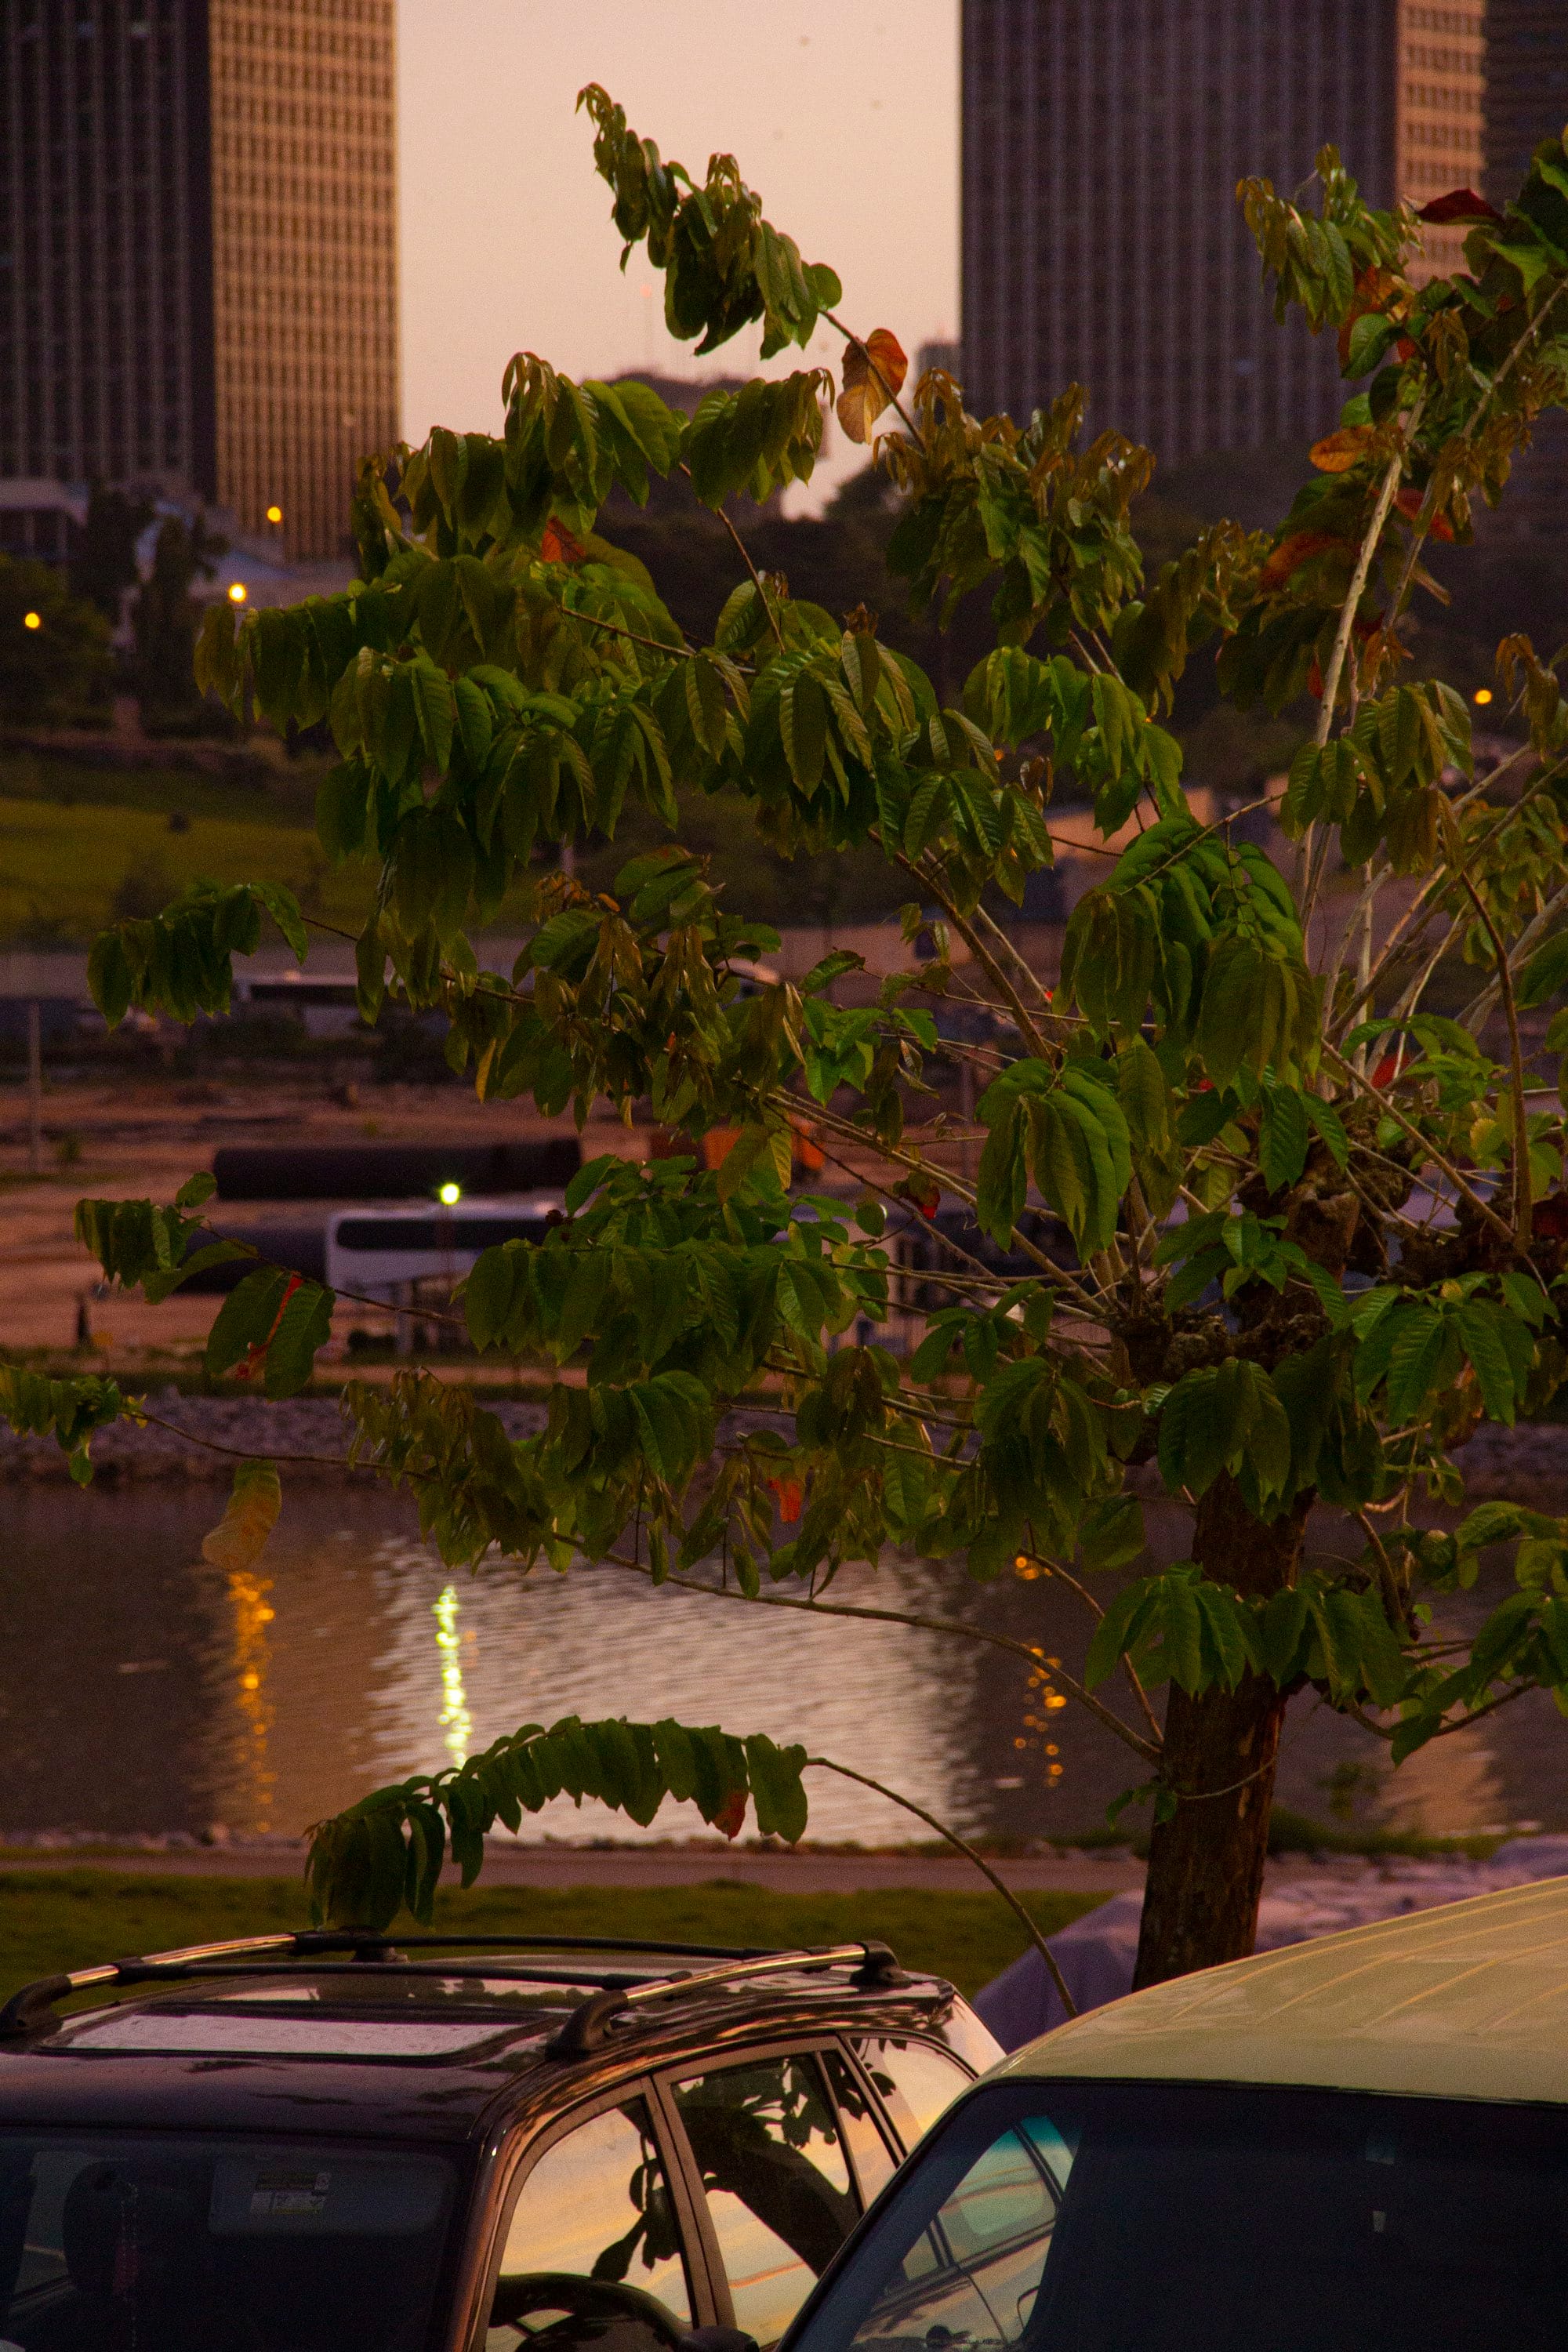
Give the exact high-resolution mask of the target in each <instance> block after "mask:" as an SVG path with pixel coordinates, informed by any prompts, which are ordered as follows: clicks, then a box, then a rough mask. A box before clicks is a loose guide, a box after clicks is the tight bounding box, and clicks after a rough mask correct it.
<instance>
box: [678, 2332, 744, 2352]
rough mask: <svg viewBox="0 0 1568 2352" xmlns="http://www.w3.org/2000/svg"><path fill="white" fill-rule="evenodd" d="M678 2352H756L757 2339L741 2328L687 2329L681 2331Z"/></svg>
mask: <svg viewBox="0 0 1568 2352" xmlns="http://www.w3.org/2000/svg"><path fill="white" fill-rule="evenodd" d="M679 2342H680V2352H757V2339H756V2337H755V2336H748V2335H747V2333H746V2331H745V2329H744V2328H743V2327H688V2328H685V2329H683V2330H682V2332H681V2335H680V2338H679Z"/></svg>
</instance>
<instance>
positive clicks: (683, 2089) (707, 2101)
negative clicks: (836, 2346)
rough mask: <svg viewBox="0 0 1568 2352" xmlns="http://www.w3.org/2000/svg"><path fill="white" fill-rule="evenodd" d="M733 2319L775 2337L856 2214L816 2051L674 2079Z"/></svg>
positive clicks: (763, 2341) (772, 2340)
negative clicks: (812, 2053) (716, 2246)
mask: <svg viewBox="0 0 1568 2352" xmlns="http://www.w3.org/2000/svg"><path fill="white" fill-rule="evenodd" d="M675 2104H676V2106H677V2109H678V2110H679V2116H680V2119H681V2122H682V2123H683V2124H684V2126H685V2127H686V2136H687V2138H688V2139H689V2141H690V2143H691V2152H692V2155H693V2156H694V2157H695V2158H696V2160H697V2168H698V2170H699V2172H700V2175H701V2179H702V2186H703V2189H704V2190H705V2192H706V2194H707V2199H708V2211H709V2214H710V2219H711V2221H712V2225H713V2234H714V2236H715V2238H716V2239H717V2241H718V2245H719V2253H720V2258H721V2262H722V2263H723V2267H724V2275H725V2277H726V2278H727V2279H728V2281H729V2284H730V2295H731V2302H732V2303H733V2305H734V2310H735V2325H736V2326H737V2327H741V2328H743V2329H744V2330H745V2332H746V2333H747V2335H748V2336H755V2337H756V2339H757V2342H758V2344H759V2345H760V2346H761V2347H763V2352H767V2347H769V2346H770V2345H773V2344H776V2343H777V2342H778V2339H779V2337H780V2336H782V2335H783V2334H784V2329H785V2328H786V2327H787V2326H789V2323H790V2321H791V2320H792V2319H793V2318H794V2317H795V2313H796V2312H797V2311H798V2310H799V2308H800V2306H801V2305H802V2304H803V2303H804V2302H805V2298H806V2295H807V2294H808V2292H809V2291H810V2288H811V2285H812V2283H813V2281H814V2280H815V2279H816V2278H817V2277H818V2276H819V2275H820V2274H821V2273H822V2272H823V2271H825V2270H826V2267H827V2265H828V2263H829V2262H830V2261H831V2260H832V2258H833V2256H834V2255H835V2254H836V2253H837V2251H838V2249H839V2247H840V2245H841V2244H842V2243H843V2242H844V2240H845V2239H846V2238H847V2235H848V2233H849V2231H850V2230H851V2228H852V2227H853V2226H854V2223H855V2222H856V2221H857V2220H858V2205H857V2202H856V2199H855V2193H854V2189H853V2188H852V2187H851V2185H850V2179H849V2167H848V2165H847V2162H846V2161H845V2156H844V2149H843V2147H842V2145H841V2143H840V2140H839V2137H838V2127H837V2119H836V2117H835V2115H834V2111H833V2108H832V2106H831V2105H830V2104H829V2102H828V2098H827V2095H826V2087H825V2085H824V2083H823V2080H822V2076H821V2074H819V2073H818V2072H817V2068H816V2061H815V2060H814V2059H812V2058H809V2057H806V2056H805V2055H801V2056H796V2057H784V2058H763V2059H757V2060H753V2061H752V2063H751V2064H749V2065H745V2066H725V2067H721V2068H719V2069H717V2070H716V2071H714V2072H712V2073H710V2074H696V2075H690V2076H688V2078H687V2079H686V2080H685V2081H684V2082H680V2083H677V2084H676V2085H675Z"/></svg>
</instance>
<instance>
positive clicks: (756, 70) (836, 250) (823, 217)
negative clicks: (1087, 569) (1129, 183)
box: [398, 0, 958, 504]
mask: <svg viewBox="0 0 1568 2352" xmlns="http://www.w3.org/2000/svg"><path fill="white" fill-rule="evenodd" d="M398 44H399V53H398V82H399V109H398V138H399V142H400V148H399V157H398V168H399V178H400V189H401V211H402V239H403V246H402V295H403V429H404V432H405V436H406V437H407V438H408V439H410V440H412V441H418V440H421V439H423V438H424V436H425V435H426V433H427V432H428V431H429V429H430V427H431V426H432V425H450V426H452V427H453V428H454V429H457V430H459V431H470V432H472V431H479V430H490V431H494V430H497V429H499V426H500V414H501V410H500V377H501V370H502V369H503V367H504V366H505V364H506V362H507V361H508V360H509V359H510V356H511V354H512V352H515V351H534V352H539V353H540V355H541V356H542V358H544V359H547V360H549V361H550V362H552V364H553V365H555V366H557V367H560V368H562V369H563V370H564V372H565V373H567V374H569V375H573V376H584V375H597V376H608V375H613V374H615V373H617V372H619V371H621V370H624V369H631V368H637V369H647V368H649V367H654V368H657V369H658V370H660V371H661V372H665V373H675V374H682V375H694V374H699V373H750V372H752V370H753V369H754V368H755V366H756V364H757V359H756V353H757V330H756V328H755V327H751V328H747V329H745V330H743V331H742V333H740V334H738V335H736V336H735V337H734V338H733V339H732V340H731V341H730V342H729V343H727V344H725V345H723V346H722V348H721V350H720V351H718V352H711V353H710V354H709V355H708V357H707V358H706V359H704V360H702V361H696V360H694V359H693V357H692V354H691V346H690V345H689V344H676V343H674V342H672V341H671V340H670V338H669V337H668V335H667V333H666V331H665V328H664V318H663V310H662V291H663V288H662V280H659V279H656V278H655V276H654V273H653V272H652V271H650V270H649V269H648V268H647V265H646V263H645V262H644V261H643V260H642V258H641V257H640V254H638V253H634V254H633V256H632V257H631V258H630V259H629V260H628V262H627V264H626V276H625V277H624V278H623V277H622V276H621V275H620V272H619V270H618V268H617V266H616V265H617V261H618V258H619V254H620V239H619V238H618V236H616V231H615V228H614V226H613V225H612V223H611V220H610V193H609V190H608V188H607V187H606V186H605V184H604V182H603V181H602V180H601V179H600V178H599V176H598V174H597V173H596V172H595V169H594V163H593V128H592V125H591V124H590V122H589V121H588V118H587V117H586V115H579V114H576V113H574V103H575V100H576V96H577V92H578V90H579V89H581V88H582V87H583V85H584V82H588V81H599V82H602V83H603V84H604V86H605V89H607V90H608V91H609V92H610V95H611V96H612V98H615V99H616V100H618V101H619V102H620V104H621V105H623V106H624V107H625V108H626V113H627V116H628V118H629V120H630V122H631V125H632V127H633V129H634V130H635V131H638V132H639V133H640V134H641V135H642V136H644V137H646V138H651V139H653V140H654V141H655V142H657V144H658V148H659V151H660V152H661V153H662V154H664V155H665V156H667V157H668V156H671V155H673V156H675V157H677V158H678V159H679V161H680V162H681V163H684V164H685V165H686V167H687V169H688V170H689V172H690V173H692V176H693V177H694V178H696V179H699V180H700V178H701V177H702V174H703V173H704V172H705V170H706V167H707V163H708V158H709V155H710V153H711V152H713V150H714V149H716V148H717V149H723V150H728V151H729V152H731V153H732V154H733V155H735V156H736V158H737V159H738V161H739V163H740V166H741V170H742V176H743V177H744V178H745V180H746V181H747V183H748V184H749V185H750V186H752V187H753V188H755V189H757V190H758V192H759V193H760V194H761V195H762V197H763V209H764V212H765V215H766V216H767V218H768V219H770V220H771V221H772V222H773V224H774V226H776V227H779V228H782V229H784V230H786V231H787V232H788V234H789V235H790V236H794V237H795V240H796V242H797V243H798V244H799V246H800V247H801V251H802V253H803V254H804V256H805V259H806V260H808V261H826V262H829V263H831V265H832V267H833V268H835V269H836V270H837V272H838V275H839V277H840V278H842V279H843V281H844V307H843V310H842V312H841V313H840V315H841V316H842V317H843V318H844V319H845V320H846V322H847V323H848V324H851V325H853V326H855V327H856V328H858V330H859V331H860V332H862V333H867V334H868V333H869V332H870V331H871V329H872V328H873V327H890V328H891V329H892V331H893V332H894V333H895V334H896V335H897V336H898V338H899V340H900V342H901V343H902V344H903V345H904V348H905V350H906V351H907V352H909V354H910V359H911V360H912V359H913V357H914V353H915V350H916V347H917V345H919V344H920V343H921V342H923V341H928V340H931V339H932V338H935V337H939V336H945V335H951V334H952V333H954V332H955V331H956V329H957V323H958V29H957V0H896V5H895V0H855V5H844V0H398ZM644 289H652V290H651V291H650V292H645V291H644ZM841 348H842V346H841V344H840V341H839V338H838V337H837V335H835V334H833V333H831V332H830V331H828V330H826V329H823V330H821V331H819V335H818V339H817V342H816V344H814V346H813V349H812V351H811V352H810V353H809V354H808V355H807V357H806V359H805V361H803V359H802V357H801V355H800V353H799V352H797V351H794V350H793V349H792V351H791V352H787V353H781V354H780V355H779V356H778V358H776V359H775V360H774V361H773V362H771V363H770V369H769V372H770V373H781V372H785V371H787V370H788V369H789V368H790V367H791V366H795V367H799V366H801V365H803V364H815V363H816V362H819V361H820V362H824V363H831V364H834V366H835V373H836V375H837V364H836V362H837V352H839V350H840V349H841ZM832 439H833V447H832V449H831V453H830V456H829V457H827V458H826V459H825V461H824V464H823V466H821V467H819V469H818V480H817V482H816V483H814V484H813V486H812V487H813V489H814V490H816V489H818V488H822V487H824V486H825V485H826V483H830V482H831V480H832V479H833V478H837V477H838V476H840V475H841V474H842V473H843V472H844V471H845V470H846V469H847V468H852V467H854V466H857V465H859V464H861V463H863V462H864V457H863V453H861V452H860V451H859V450H851V449H849V448H847V446H846V445H845V443H844V442H843V439H842V436H838V435H837V430H836V429H835V430H834V432H833V436H832ZM810 502H811V503H812V504H816V502H817V501H816V499H815V498H814V499H811V501H810Z"/></svg>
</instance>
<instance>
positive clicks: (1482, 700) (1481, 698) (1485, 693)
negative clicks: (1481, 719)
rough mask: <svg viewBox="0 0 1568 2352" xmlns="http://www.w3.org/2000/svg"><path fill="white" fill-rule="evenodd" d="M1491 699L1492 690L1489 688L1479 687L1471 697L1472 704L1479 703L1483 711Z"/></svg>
mask: <svg viewBox="0 0 1568 2352" xmlns="http://www.w3.org/2000/svg"><path fill="white" fill-rule="evenodd" d="M1491 698H1492V690H1491V688H1490V687H1489V686H1478V687H1477V688H1476V690H1475V692H1474V694H1473V695H1472V696H1471V697H1470V699H1471V701H1472V702H1476V703H1479V704H1480V705H1481V707H1482V708H1483V709H1484V708H1485V707H1486V705H1487V704H1488V703H1489V701H1490V700H1491Z"/></svg>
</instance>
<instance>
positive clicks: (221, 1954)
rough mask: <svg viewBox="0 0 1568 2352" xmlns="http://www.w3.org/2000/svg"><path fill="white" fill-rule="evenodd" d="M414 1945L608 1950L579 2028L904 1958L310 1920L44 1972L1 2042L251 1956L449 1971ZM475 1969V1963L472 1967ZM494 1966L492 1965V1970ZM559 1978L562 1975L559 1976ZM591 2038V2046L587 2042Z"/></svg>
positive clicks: (885, 1966) (577, 1980)
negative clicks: (738, 1989)
mask: <svg viewBox="0 0 1568 2352" xmlns="http://www.w3.org/2000/svg"><path fill="white" fill-rule="evenodd" d="M411 1951H420V1952H426V1953H431V1954H435V1953H444V1952H464V1951H474V1952H496V1953H498V1954H507V1953H512V1952H517V1953H531V1952H538V1953H541V1954H547V1955H550V1956H552V1957H554V1958H560V1959H562V1960H563V1961H564V1960H569V1958H570V1957H571V1956H572V1955H573V1954H575V1953H587V1954H593V1955H595V1956H602V1957H598V1958H596V1959H595V1965H593V1966H590V1967H587V1968H579V1969H574V1968H563V1969H562V1971H561V1977H560V1979H559V1980H561V1981H564V1982H566V1983H569V1984H582V1983H584V1982H587V1983H590V1984H592V1983H595V1982H597V1983H598V1984H600V1985H601V1986H603V1987H605V1988H606V1989H605V1990H603V1991H601V1992H600V1993H599V1994H597V1995H595V1996H594V1998H593V1999H591V2000H588V2001H585V2002H584V2003H583V2004H582V2008H581V2009H580V2010H577V2011H574V2012H573V2016H572V2018H571V2019H569V2020H568V2021H567V2027H568V2029H570V2027H571V2025H572V2023H573V2022H574V2020H575V2019H576V2018H578V2017H579V2016H581V2015H582V2013H583V2011H584V2010H587V2009H591V2008H593V2006H594V2000H600V2001H607V2002H609V2004H610V2010H608V2011H605V2014H606V2015H607V2014H609V2013H611V2012H612V2011H614V2010H615V2009H618V2008H619V2007H620V2006H621V2005H622V2004H623V2003H624V2002H625V2001H626V2000H629V1999H631V1998H632V1997H634V1996H636V1995H639V1994H640V1995H643V1996H645V1997H646V1996H647V1995H650V1994H655V1993H658V1992H661V1991H674V1990H680V1989H682V1988H685V1987H687V1986H689V1985H692V1984H696V1983H718V1982H721V1981H724V1980H726V1979H731V1978H736V1977H740V1978H744V1977H747V1976H750V1975H755V1974H760V1973H763V1972H765V1971H766V1970H768V1969H774V1970H777V1969H798V1968H801V1967H815V1968H823V1967H831V1966H837V1965H840V1964H842V1963H844V1962H846V1961H848V1960H858V1961H859V1962H860V1963H861V1980H862V1981H864V1982H865V1983H867V1984H870V1983H896V1982H898V1981H900V1977H899V1969H898V1962H897V1961H896V1959H895V1958H894V1957H893V1955H892V1953H891V1952H890V1951H889V1949H888V1948H887V1946H886V1945H885V1944H846V1945H842V1946H836V1947H835V1948H833V1949H832V1950H831V1951H815V1950H814V1951H810V1952H781V1951H779V1950H778V1949H777V1948H776V1947H772V1948H763V1947H759V1946H755V1945H735V1944H689V1943H686V1942H684V1941H680V1940H677V1939H675V1938H668V1939H665V1940H661V1941H654V1942H650V1941H647V1940H641V1939H638V1938H637V1937H629V1936H463V1935H454V1936H439V1935H430V1936H402V1935H400V1936H397V1937H393V1936H392V1935H390V1934H387V1933H385V1932H382V1931H378V1930H375V1929H373V1928H366V1927H343V1928H339V1927H300V1928H291V1929H284V1930H280V1931H279V1932H278V1933H276V1934H274V1935H267V1936H238V1937H232V1938H230V1939H228V1940H227V1941H226V1942H223V1943H215V1944H184V1945H181V1946H179V1947H177V1948H175V1949H174V1950H172V1951H166V1952H147V1953H143V1954H139V1955H137V1956H135V1957H132V1958H126V1959H120V1960H104V1961H101V1962H100V1963H99V1964H98V1965H96V1966H95V1967H92V1968H87V1969H71V1970H69V1971H68V1972H66V1973H63V1974H61V1975H58V1976H48V1977H38V1978H36V1979H34V1981H33V1982H32V1983H31V1984H26V1985H23V1986H22V1987H21V1989H20V1990H18V1991H16V1992H14V1993H13V1994H12V1996H11V1998H10V2000H7V2001H6V2002H5V2006H4V2008H0V2042H16V2041H21V2040H24V2039H26V2037H27V2036H28V2035H29V2034H34V2033H37V2032H41V2031H44V2030H45V2029H47V2026H48V2025H49V2024H50V2023H51V2021H52V2012H53V2011H54V2010H55V2008H56V2007H57V2006H58V2003H59V2002H60V2001H62V2000H67V1999H68V1997H69V1996H70V1995H71V1994H72V1993H76V1992H86V1991H89V1990H91V1989H92V1988H93V1987H95V1986H99V1985H101V1986H104V1987H110V1986H113V1987H116V1988H118V1987H121V1986H132V1985H153V1984H167V1983H170V1982H171V1981H174V1982H177V1981H179V1980H180V1979H184V1978H200V1977H207V1978H211V1977H215V1976H216V1977H230V1976H235V1975H243V1974H246V1973H248V1971H247V1969H245V1967H244V1963H245V1962H247V1961H250V1960H274V1961H275V1960H300V1961H307V1962H309V1961H317V1960H325V1961H327V1963H328V1968H329V1971H330V1972H331V1974H333V1975H336V1974H338V1973H339V1969H338V1968H337V1967H335V1966H333V1965H332V1963H331V1958H330V1956H331V1955H332V1954H336V1953H347V1954H349V1955H350V1957H351V1962H352V1965H351V1966H350V1967H349V1968H347V1969H343V1970H342V1973H343V1974H345V1975H355V1976H357V1975H358V1974H359V1973H360V1971H361V1969H363V1968H365V1967H384V1966H388V1965H390V1966H394V1967H395V1968H396V1969H398V1970H399V1972H400V1973H402V1972H405V1971H406V1972H409V1973H413V1972H419V1973H429V1974H431V1975H439V1974H442V1973H447V1972H448V1971H447V1969H446V1966H445V1963H444V1962H442V1961H441V1960H438V1959H436V1958H429V1959H424V1960H418V1961H413V1962H410V1961H409V1960H408V1959H407V1957H406V1955H407V1954H408V1953H409V1952H411ZM623 1955H624V1956H626V1958H635V1959H640V1958H647V1959H649V1960H652V1959H662V1960H669V1959H671V1958H691V1959H700V1960H714V1961H717V1962H719V1963H720V1965H719V1966H718V1967H716V1968H712V1969H700V1970H696V1971H692V1970H682V1971H680V1972H679V1973H678V1974H676V1975H674V1976H671V1975H670V1974H669V1973H668V1970H667V1969H658V1970H655V1969H648V1970H647V1974H646V1975H639V1976H638V1977H637V1980H636V1981H635V1982H634V1983H633V1984H630V1985H627V1984H625V1983H624V1982H621V1981H617V1979H622V1978H623V1977H624V1974H625V1971H624V1970H622V1969H615V1968H611V1967H609V1966H607V1965H606V1963H607V1961H608V1960H609V1958H611V1957H612V1956H615V1957H620V1956H623ZM465 1973H471V1971H465ZM485 1973H489V1971H485ZM553 1980H556V1979H552V1981H553ZM588 2046H590V2044H588V2043H586V2042H585V2043H584V2048H586V2047H588Z"/></svg>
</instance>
